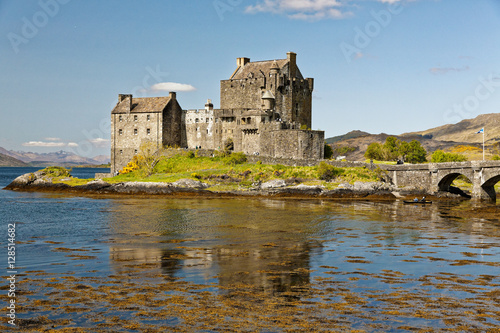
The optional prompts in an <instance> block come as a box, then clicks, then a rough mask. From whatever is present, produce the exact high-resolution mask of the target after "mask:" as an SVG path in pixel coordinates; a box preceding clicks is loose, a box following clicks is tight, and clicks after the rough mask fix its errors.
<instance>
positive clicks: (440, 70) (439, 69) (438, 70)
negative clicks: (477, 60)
mask: <svg viewBox="0 0 500 333" xmlns="http://www.w3.org/2000/svg"><path fill="white" fill-rule="evenodd" d="M469 69H470V67H469V66H464V67H461V68H455V67H448V68H442V67H433V68H431V69H429V71H430V72H431V73H432V74H435V75H444V74H448V73H451V72H465V71H468V70H469Z"/></svg>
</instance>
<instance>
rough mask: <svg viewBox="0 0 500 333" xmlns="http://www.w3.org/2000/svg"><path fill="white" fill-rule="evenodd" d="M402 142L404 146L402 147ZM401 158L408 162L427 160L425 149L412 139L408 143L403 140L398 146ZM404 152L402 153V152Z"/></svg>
mask: <svg viewBox="0 0 500 333" xmlns="http://www.w3.org/2000/svg"><path fill="white" fill-rule="evenodd" d="M403 144H405V145H404V148H403ZM400 152H401V153H402V156H403V159H404V160H405V161H406V162H409V163H423V162H426V161H427V158H426V156H427V151H426V150H425V148H424V147H422V145H421V144H420V142H418V141H417V140H412V141H411V142H410V143H406V142H404V141H403V143H402V144H401V147H400ZM403 152H404V154H403Z"/></svg>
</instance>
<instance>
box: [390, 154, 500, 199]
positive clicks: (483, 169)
mask: <svg viewBox="0 0 500 333" xmlns="http://www.w3.org/2000/svg"><path fill="white" fill-rule="evenodd" d="M381 168H382V169H384V170H387V171H388V176H389V177H390V179H391V180H392V183H393V184H394V185H396V186H401V187H403V186H414V187H418V188H422V189H425V190H427V191H428V192H429V193H436V192H438V191H449V189H450V185H451V184H452V183H453V181H454V180H455V179H456V178H457V177H458V176H460V175H464V176H465V177H467V178H468V179H469V180H470V181H471V182H472V193H471V195H472V198H473V199H479V200H493V201H495V200H496V193H495V187H494V186H495V184H496V183H497V182H498V181H500V161H472V162H450V163H428V164H404V165H383V166H381Z"/></svg>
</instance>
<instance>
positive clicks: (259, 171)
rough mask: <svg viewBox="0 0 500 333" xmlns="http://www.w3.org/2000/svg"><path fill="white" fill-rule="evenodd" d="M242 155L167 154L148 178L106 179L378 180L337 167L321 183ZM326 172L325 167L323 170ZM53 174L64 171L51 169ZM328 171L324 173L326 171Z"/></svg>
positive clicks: (307, 172)
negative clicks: (248, 160) (250, 159)
mask: <svg viewBox="0 0 500 333" xmlns="http://www.w3.org/2000/svg"><path fill="white" fill-rule="evenodd" d="M245 160H246V158H245V156H244V155H242V154H238V153H233V154H232V156H229V157H228V156H223V155H222V156H215V157H198V156H193V154H188V153H187V152H186V153H185V152H182V153H178V151H176V152H175V153H174V152H173V151H167V152H166V154H165V156H164V157H163V158H162V159H161V160H160V162H159V163H158V164H157V165H156V167H155V169H154V172H153V174H152V175H151V176H149V177H146V176H145V172H143V170H140V169H139V170H136V171H133V172H130V173H127V174H123V175H118V176H116V177H113V178H106V179H104V181H106V182H108V183H111V184H114V183H121V182H165V183H172V182H175V181H177V180H180V179H184V178H190V179H196V180H200V181H202V182H204V183H207V184H209V185H211V190H213V191H229V190H236V189H237V190H245V189H249V188H251V187H252V186H253V184H255V183H256V182H259V181H260V182H262V183H264V182H267V181H270V180H273V179H284V180H289V183H293V184H299V183H301V184H305V185H315V186H324V187H325V188H327V189H334V188H336V187H338V185H339V184H341V183H346V182H347V183H351V184H353V183H354V182H356V181H365V182H370V181H378V180H379V177H378V176H377V173H376V172H374V171H371V170H369V169H368V168H366V167H356V168H334V169H335V173H334V175H333V177H330V178H329V179H331V180H330V181H325V180H320V178H321V172H322V169H321V167H318V166H313V167H293V166H285V165H281V164H277V165H266V164H262V163H260V162H257V163H247V162H246V161H245ZM323 169H324V168H323ZM51 171H53V172H52V173H53V175H54V176H55V174H56V173H57V172H56V171H60V170H51ZM323 172H324V170H323ZM52 179H53V182H54V183H64V184H67V185H70V186H80V185H85V184H87V183H88V182H90V181H92V180H93V179H78V178H73V177H68V176H67V174H66V173H65V172H62V173H61V174H57V176H55V177H53V178H52Z"/></svg>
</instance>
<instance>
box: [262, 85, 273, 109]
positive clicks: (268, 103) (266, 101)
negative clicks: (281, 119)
mask: <svg viewBox="0 0 500 333" xmlns="http://www.w3.org/2000/svg"><path fill="white" fill-rule="evenodd" d="M274 102H275V98H274V96H273V94H272V93H271V92H270V91H269V90H266V92H265V93H264V95H262V104H263V105H264V110H266V111H270V110H273V109H274Z"/></svg>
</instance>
